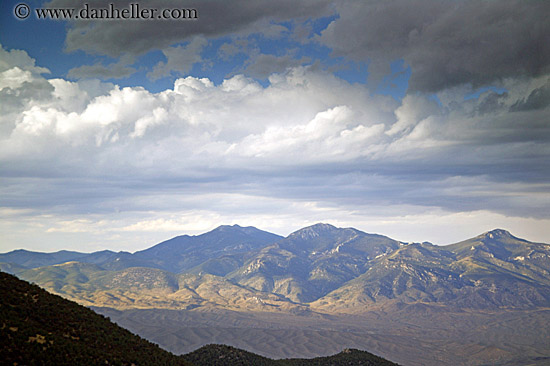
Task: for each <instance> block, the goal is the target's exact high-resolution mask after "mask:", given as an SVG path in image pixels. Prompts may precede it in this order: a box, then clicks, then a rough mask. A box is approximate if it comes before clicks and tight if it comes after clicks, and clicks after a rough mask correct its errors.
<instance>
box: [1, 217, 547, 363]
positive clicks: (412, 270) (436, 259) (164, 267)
mask: <svg viewBox="0 0 550 366" xmlns="http://www.w3.org/2000/svg"><path fill="white" fill-rule="evenodd" d="M0 269H2V270H3V271H6V272H10V273H13V274H15V275H17V276H18V277H20V278H22V279H25V280H28V281H31V282H34V283H36V284H38V285H40V286H41V287H43V288H45V289H47V290H48V291H51V292H53V293H56V294H59V295H61V296H63V297H65V298H68V299H71V300H74V301H77V302H79V303H80V304H83V305H86V306H91V307H94V309H98V311H100V312H101V311H103V312H105V313H109V315H110V316H111V317H114V318H118V319H119V320H120V322H121V323H124V322H126V323H125V325H126V326H128V327H134V330H137V328H139V331H138V333H139V334H142V335H145V336H146V337H148V338H150V339H156V340H158V339H157V338H155V337H158V335H157V334H154V333H153V330H152V329H154V328H155V325H154V324H153V322H151V323H150V324H149V323H147V320H143V319H142V320H141V323H138V322H137V321H136V319H137V317H140V316H142V315H143V314H144V313H143V312H144V311H153V310H154V311H155V312H156V314H163V315H162V316H163V317H165V316H166V317H176V318H177V317H181V316H182V315H181V314H184V313H182V312H192V314H201V316H204V317H205V318H204V319H206V318H208V320H205V323H207V324H210V325H211V326H217V324H218V323H216V321H213V320H212V319H213V318H215V316H212V317H208V316H206V315H204V314H221V313H223V314H225V316H229V317H230V318H233V317H237V315H235V314H252V313H254V314H263V315H262V316H263V317H264V320H262V322H264V323H266V324H267V322H266V321H265V319H267V318H269V317H270V316H279V317H281V318H280V319H285V320H284V321H285V322H290V323H292V322H296V324H302V325H304V324H306V323H308V321H307V320H305V319H316V324H317V325H312V324H310V323H308V325H307V326H308V327H311V329H314V330H315V332H317V331H319V329H321V328H322V326H320V325H318V324H325V325H323V327H325V328H323V329H329V330H331V331H333V330H335V329H337V330H338V332H341V331H343V330H342V329H343V328H341V327H340V326H336V325H335V324H334V322H331V321H330V319H338V321H340V322H341V323H346V324H348V323H349V322H348V321H347V320H345V319H344V318H342V317H345V316H347V317H359V318H357V319H359V321H358V322H355V323H356V324H357V323H361V322H362V321H363V320H364V319H380V318H384V319H388V321H391V322H394V321H395V319H405V318H406V316H407V314H409V315H412V316H416V317H417V318H416V319H421V318H422V317H420V316H419V314H420V315H422V314H424V315H425V314H430V317H431V318H433V319H436V318H437V319H439V320H438V321H440V323H441V324H442V325H443V324H447V322H452V321H453V319H455V320H456V317H464V316H465V314H475V316H478V315H479V314H482V315H483V314H485V315H484V316H485V317H483V316H482V317H481V318H479V319H481V320H478V322H479V323H480V324H481V323H483V322H484V321H485V320H486V319H488V316H489V315H487V314H489V313H490V314H496V313H504V312H505V313H506V314H508V315H509V314H514V316H520V315H519V314H523V315H521V316H524V314H526V312H528V313H529V314H531V316H536V317H537V319H539V318H540V319H539V321H540V322H541V323H546V322H548V312H547V310H548V309H549V308H550V245H548V244H543V243H533V242H529V241H527V240H524V239H520V238H517V237H515V236H513V235H512V234H511V233H509V232H508V231H505V230H502V229H496V230H492V231H489V232H486V233H483V234H481V235H478V236H476V237H474V238H471V239H467V240H465V241H462V242H459V243H456V244H452V245H447V246H437V245H433V244H430V243H427V242H424V243H405V242H401V241H397V240H393V239H391V238H388V237H386V236H383V235H377V234H368V233H365V232H362V231H360V230H357V229H353V228H337V227H334V226H332V225H329V224H316V225H312V226H309V227H306V228H303V229H300V230H298V231H296V232H294V233H292V234H290V235H288V236H287V237H281V236H278V235H275V234H272V233H268V232H265V231H262V230H259V229H256V228H253V227H241V226H238V225H233V226H220V227H218V228H216V229H214V230H212V231H210V232H208V233H205V234H202V235H197V236H188V235H184V236H178V237H175V238H173V239H170V240H167V241H165V242H162V243H159V244H157V245H155V246H153V247H151V248H149V249H146V250H143V251H139V252H135V253H128V252H118V253H117V252H112V251H101V252H95V253H79V252H68V251H61V252H56V253H37V252H29V251H24V250H16V251H13V252H9V253H5V254H0ZM140 311H141V312H140ZM171 311H176V312H179V313H177V314H179V315H175V314H176V313H173V312H171ZM129 314H131V315H129ZM269 314H272V315H269ZM277 314H278V315H277ZM457 314H458V315H457ZM533 314H536V315H533ZM508 315H507V316H508ZM239 316H240V315H239ZM246 316H248V315H246ZM255 316H256V315H255ZM472 316H474V315H472ZM293 317H294V318H293ZM392 317H393V318H392ZM453 317H454V318H453ZM541 317H542V318H541ZM428 318H429V317H428ZM428 318H426V319H427V320H426V321H428V322H429V321H430V320H429V319H428ZM140 319H141V318H140ZM343 319H344V320H343ZM347 319H351V318H347ZM476 319H478V318H476ZM514 319H515V318H514ZM241 321H242V320H241ZM173 322H176V321H175V320H174V321H173ZM407 322H411V321H410V320H407ZM146 323H147V324H149V325H147V326H144V324H146ZM234 323H235V324H239V322H238V321H235V322H234ZM353 323H354V322H351V324H353ZM174 324H175V323H174ZM254 324H256V323H254ZM270 324H272V325H273V324H275V323H273V322H272V323H270ZM370 324H371V325H368V326H367V325H364V326H362V328H361V332H364V331H365V332H367V331H370V330H367V329H366V328H368V327H369V326H372V324H374V320H373V321H372V322H371V323H370ZM404 324H405V323H403V321H401V323H399V324H398V326H397V328H399V327H401V326H404ZM525 324H527V323H525ZM348 325H349V324H348ZM424 325H426V324H425V323H423V324H416V325H415V326H424ZM233 326H234V325H231V327H233ZM430 326H431V325H430ZM453 326H454V325H453ZM261 327H263V326H260V328H261ZM350 327H351V328H353V329H355V328H354V326H353V325H350ZM168 328H170V326H169V325H168ZM351 328H349V327H348V328H346V329H348V330H349V329H351ZM224 329H227V328H224ZM232 329H233V328H232ZM293 329H294V328H293ZM400 329H402V331H401V332H402V334H404V333H403V332H405V333H406V332H408V331H410V329H408V328H407V329H405V328H400ZM348 330H346V331H348ZM387 330H388V329H385V328H384V325H383V324H379V331H381V332H382V333H384V332H386V333H387ZM174 332H176V331H175V330H174ZM224 332H225V331H224ZM525 332H526V333H529V334H528V335H526V339H531V337H532V338H536V337H540V336H541V335H542V336H548V333H547V332H542V331H540V330H537V329H530V330H529V331H527V330H525ZM157 333H158V329H157ZM198 333H200V332H198ZM222 333H223V332H222ZM223 334H225V333H223ZM388 335H389V333H388ZM317 336H319V334H316V337H317ZM171 337H173V335H171ZM193 337H198V338H200V341H198V342H199V343H200V342H204V339H203V338H201V337H202V336H197V334H194V335H193ZM167 338H168V339H173V338H170V337H167ZM428 338H429V337H428ZM365 339H366V338H365ZM222 340H223V339H222ZM436 340H437V337H435V338H434V342H435V341H436ZM544 340H545V339H544V338H543V339H542V341H543V342H544ZM548 340H549V341H550V339H548ZM158 341H159V342H167V343H166V344H168V343H169V341H168V340H167V339H161V340H158ZM499 342H500V343H499ZM506 342H508V343H510V342H509V339H508V340H506V339H504V340H499V341H498V342H497V343H495V344H496V346H491V347H496V348H495V349H492V348H490V347H489V348H487V347H485V348H483V349H484V350H487V349H491V351H487V354H486V355H485V356H483V357H485V358H486V360H489V362H493V361H494V360H501V359H502V360H505V361H506V360H510V359H513V360H514V362H516V364H521V363H517V362H519V361H518V359H517V358H514V357H515V356H514V357H512V356H510V354H509V353H510V352H515V351H512V350H511V348H510V347H508V348H510V350H508V348H506V346H505V344H506ZM210 343H211V342H210ZM409 343H410V342H409ZM501 343H503V344H504V346H503V345H502V344H501ZM547 344H550V342H548V343H547ZM255 346H256V345H253V347H255ZM501 346H502V347H501ZM178 347H179V348H178ZM178 347H176V346H174V345H173V348H172V350H173V351H176V352H182V351H188V350H189V349H188V348H185V347H183V346H181V345H180V346H178ZM182 347H183V348H182ZM289 347H291V349H292V345H289ZM294 347H295V345H294ZM512 348H513V347H512ZM340 349H341V348H340ZM254 350H255V351H260V353H261V351H262V348H261V347H260V348H255V349H254ZM264 350H265V348H264ZM514 350H515V349H514ZM270 352H271V351H267V352H264V354H265V355H268V356H274V357H285V356H296V355H297V356H311V354H308V353H307V352H305V354H304V353H299V352H298V354H294V353H290V354H288V353H285V352H286V351H282V350H279V351H277V352H274V353H270ZM281 352H282V353H281ZM529 352H530V353H529ZM529 352H528V355H526V357H527V359H528V362H535V361H533V360H534V359H537V357H539V358H540V357H542V359H543V360H546V359H545V357H550V354H548V352H546V351H544V350H541V349H539V348H538V347H534V348H533V349H531V348H530V349H529ZM381 354H382V355H383V356H386V357H387V356H391V354H390V353H388V352H387V351H386V350H382V353H381ZM396 354H398V358H391V357H389V358H390V359H394V360H396V361H398V362H401V363H404V362H403V359H400V358H399V357H401V356H400V352H397V353H396ZM483 357H481V359H485V358H483ZM407 361H408V360H407ZM434 362H435V361H434ZM499 362H500V361H499ZM503 362H504V361H503ZM526 362H527V361H526ZM536 362H538V361H536ZM536 362H535V364H536ZM405 364H407V363H405ZM423 364H430V361H426V362H423ZM434 364H436V363H434ZM457 364H458V363H457ZM541 364H542V363H541Z"/></svg>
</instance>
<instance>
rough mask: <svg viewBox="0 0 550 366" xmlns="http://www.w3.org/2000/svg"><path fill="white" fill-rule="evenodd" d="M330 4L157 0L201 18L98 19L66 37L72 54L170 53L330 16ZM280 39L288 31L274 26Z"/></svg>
mask: <svg viewBox="0 0 550 366" xmlns="http://www.w3.org/2000/svg"><path fill="white" fill-rule="evenodd" d="M129 3H131V1H123V2H117V4H116V5H117V7H118V8H120V9H122V8H124V7H128V4H129ZM329 4H330V1H325V0H321V1H319V0H305V1H302V2H301V3H300V4H299V5H297V4H296V2H295V1H291V0H283V1H277V2H276V3H275V2H273V1H270V0H260V1H254V2H250V1H246V0H237V1H231V2H227V1H217V0H206V1H201V2H199V3H197V2H191V1H174V0H163V1H156V2H155V8H157V9H172V8H178V9H182V8H194V9H196V10H197V11H198V14H199V20H200V21H197V20H162V21H160V20H159V21H156V20H142V21H124V22H111V21H101V22H100V23H101V24H100V26H99V24H97V22H93V21H82V20H79V21H75V22H73V23H72V24H71V26H70V28H69V30H68V32H67V38H66V48H67V50H68V51H69V52H71V51H76V50H83V51H85V52H88V53H91V54H103V55H108V56H111V57H119V56H121V55H123V54H131V55H142V54H145V53H147V52H149V51H150V50H157V49H161V50H165V49H167V48H168V47H170V46H172V45H174V44H177V43H180V42H185V41H189V40H191V39H192V38H194V37H195V36H204V37H221V36H224V35H229V34H234V33H241V34H246V33H248V32H250V31H252V32H256V31H257V30H258V24H265V23H264V22H265V20H266V19H276V20H279V21H284V20H291V19H294V18H298V17H318V16H321V15H323V14H327V13H328V12H330V9H329ZM93 5H94V7H96V8H100V7H105V8H107V7H108V5H109V1H107V0H101V1H95V2H94V4H93ZM49 6H50V7H54V8H68V7H74V2H72V1H70V0H52V1H50V2H49ZM270 29H271V31H270V34H271V35H272V36H274V37H276V36H277V34H280V32H281V31H283V29H281V28H280V26H276V25H273V26H272V27H270Z"/></svg>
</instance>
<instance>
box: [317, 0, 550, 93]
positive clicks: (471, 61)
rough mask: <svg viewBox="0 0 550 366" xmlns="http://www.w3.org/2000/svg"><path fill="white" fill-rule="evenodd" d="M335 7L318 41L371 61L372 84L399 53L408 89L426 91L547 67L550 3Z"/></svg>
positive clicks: (514, 0) (509, 0) (508, 0)
mask: <svg viewBox="0 0 550 366" xmlns="http://www.w3.org/2000/svg"><path fill="white" fill-rule="evenodd" d="M337 11H338V13H339V15H340V17H339V18H338V19H336V20H335V21H333V23H332V24H330V25H329V27H328V28H327V29H326V30H324V31H323V32H322V36H321V37H320V41H321V42H322V43H324V44H326V45H327V46H329V47H331V48H332V49H333V51H334V54H335V55H340V56H346V57H350V58H353V59H355V60H370V61H371V64H370V66H369V72H370V73H372V74H371V77H373V78H374V80H375V81H377V80H380V78H381V77H382V76H383V75H385V74H388V64H389V62H390V61H392V60H395V59H401V58H402V59H404V60H405V61H406V62H407V63H408V64H410V65H411V67H412V76H411V79H410V82H409V86H410V89H411V90H417V91H425V92H436V91H439V90H442V89H446V88H449V87H453V86H456V85H460V84H465V83H470V84H472V85H473V86H474V87H478V86H481V85H486V84H491V83H498V82H500V81H502V80H503V79H504V78H508V77H521V76H523V77H536V76H539V75H543V74H545V73H547V72H549V71H550V47H548V40H549V39H550V22H548V14H550V2H548V1H523V0H501V1H450V0H447V1H436V0H414V1H370V2H368V3H366V2H364V1H357V2H348V1H343V2H341V3H339V5H338V7H337Z"/></svg>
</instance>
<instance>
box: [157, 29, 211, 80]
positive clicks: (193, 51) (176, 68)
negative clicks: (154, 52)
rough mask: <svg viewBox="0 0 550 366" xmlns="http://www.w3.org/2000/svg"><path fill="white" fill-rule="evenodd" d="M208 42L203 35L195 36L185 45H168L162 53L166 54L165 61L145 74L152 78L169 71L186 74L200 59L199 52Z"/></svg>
mask: <svg viewBox="0 0 550 366" xmlns="http://www.w3.org/2000/svg"><path fill="white" fill-rule="evenodd" d="M207 44H208V41H207V40H206V39H205V38H203V37H195V38H194V39H193V40H192V41H191V42H189V44H188V45H186V46H177V47H169V48H167V49H164V50H163V51H162V53H163V54H164V56H166V62H162V61H161V62H159V63H157V64H156V65H155V67H154V68H153V71H151V72H149V73H148V74H147V77H148V78H150V79H152V80H157V79H159V78H161V77H164V76H168V75H170V74H171V73H175V74H177V75H186V74H187V73H189V71H190V70H191V68H192V67H193V65H194V64H196V63H199V62H201V61H202V57H201V52H202V51H203V49H204V47H205V46H206V45H207Z"/></svg>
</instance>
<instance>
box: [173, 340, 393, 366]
mask: <svg viewBox="0 0 550 366" xmlns="http://www.w3.org/2000/svg"><path fill="white" fill-rule="evenodd" d="M183 357H184V358H185V359H186V360H188V361H190V362H193V363H194V364H196V365H209V366H241V365H242V366H245V365H254V366H329V365H330V366H344V365H345V366H396V365H397V364H395V363H393V362H390V361H388V360H385V359H383V358H381V357H378V356H375V355H373V354H371V353H368V352H365V351H359V350H350V349H347V350H345V351H343V352H341V353H339V354H337V355H334V356H329V357H317V358H313V359H285V360H272V359H269V358H266V357H262V356H258V355H256V354H254V353H250V352H246V351H243V350H240V349H237V348H234V347H231V346H225V345H217V344H211V345H208V346H204V347H201V348H199V349H198V350H196V351H194V352H191V353H188V354H186V355H184V356H183Z"/></svg>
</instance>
